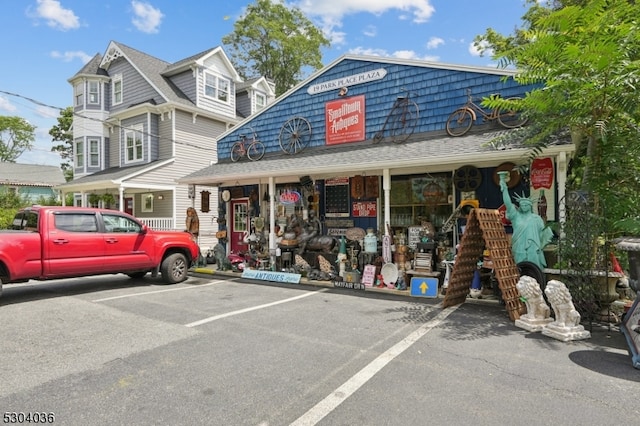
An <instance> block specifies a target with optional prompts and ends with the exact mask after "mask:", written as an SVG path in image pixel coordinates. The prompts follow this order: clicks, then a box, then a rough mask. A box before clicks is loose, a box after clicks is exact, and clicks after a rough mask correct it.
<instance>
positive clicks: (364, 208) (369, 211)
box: [351, 201, 378, 217]
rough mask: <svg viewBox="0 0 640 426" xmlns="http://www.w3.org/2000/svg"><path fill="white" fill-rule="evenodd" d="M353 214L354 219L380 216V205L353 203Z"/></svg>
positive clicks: (365, 202) (367, 202)
mask: <svg viewBox="0 0 640 426" xmlns="http://www.w3.org/2000/svg"><path fill="white" fill-rule="evenodd" d="M351 214H352V216H354V217H376V216H377V215H378V204H377V203H376V202H375V201H360V202H356V203H351Z"/></svg>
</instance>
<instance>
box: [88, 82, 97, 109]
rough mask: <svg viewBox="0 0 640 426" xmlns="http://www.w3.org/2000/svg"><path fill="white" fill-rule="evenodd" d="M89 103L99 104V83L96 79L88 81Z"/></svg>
mask: <svg viewBox="0 0 640 426" xmlns="http://www.w3.org/2000/svg"><path fill="white" fill-rule="evenodd" d="M89 103H90V104H99V103H100V85H99V84H98V82H97V81H90V82H89Z"/></svg>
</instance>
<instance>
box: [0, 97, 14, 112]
mask: <svg viewBox="0 0 640 426" xmlns="http://www.w3.org/2000/svg"><path fill="white" fill-rule="evenodd" d="M0 110H2V111H7V112H16V111H17V110H18V108H17V107H16V106H15V105H14V104H12V103H11V102H10V101H9V99H7V98H5V97H4V96H0Z"/></svg>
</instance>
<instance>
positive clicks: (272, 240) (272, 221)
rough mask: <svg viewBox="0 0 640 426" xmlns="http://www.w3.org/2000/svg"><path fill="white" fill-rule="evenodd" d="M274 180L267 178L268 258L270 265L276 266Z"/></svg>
mask: <svg viewBox="0 0 640 426" xmlns="http://www.w3.org/2000/svg"><path fill="white" fill-rule="evenodd" d="M275 193H276V180H275V179H274V178H273V177H269V256H270V258H271V259H270V260H271V264H272V265H275V264H276V255H275V253H276V202H275Z"/></svg>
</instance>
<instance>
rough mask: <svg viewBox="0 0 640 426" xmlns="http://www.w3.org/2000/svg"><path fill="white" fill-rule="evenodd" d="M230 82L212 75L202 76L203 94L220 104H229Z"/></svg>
mask: <svg viewBox="0 0 640 426" xmlns="http://www.w3.org/2000/svg"><path fill="white" fill-rule="evenodd" d="M230 87H231V82H230V81H229V80H228V79H226V78H223V77H219V76H217V75H214V74H210V73H205V74H204V94H205V96H208V97H210V98H214V99H217V100H219V101H222V102H229V89H230Z"/></svg>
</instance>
